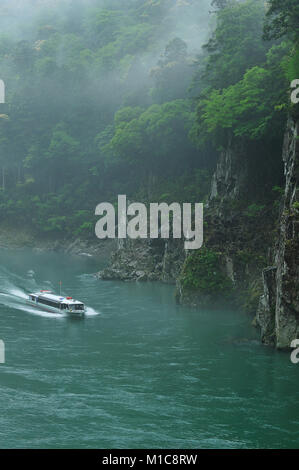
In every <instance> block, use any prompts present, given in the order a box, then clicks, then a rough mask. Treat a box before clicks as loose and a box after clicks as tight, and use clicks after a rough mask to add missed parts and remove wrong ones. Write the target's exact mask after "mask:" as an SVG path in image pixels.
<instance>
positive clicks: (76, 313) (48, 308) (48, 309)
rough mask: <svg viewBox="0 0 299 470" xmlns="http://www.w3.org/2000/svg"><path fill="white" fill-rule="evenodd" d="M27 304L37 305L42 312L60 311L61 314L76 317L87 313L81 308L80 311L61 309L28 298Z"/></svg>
mask: <svg viewBox="0 0 299 470" xmlns="http://www.w3.org/2000/svg"><path fill="white" fill-rule="evenodd" d="M26 303H27V305H30V306H31V307H35V308H36V309H38V310H41V311H42V312H47V313H59V314H60V315H65V314H67V315H72V316H75V317H82V316H83V315H84V314H85V310H80V311H73V310H66V309H65V310H60V308H56V307H51V306H49V305H47V306H46V305H44V304H39V303H37V302H32V301H31V300H26Z"/></svg>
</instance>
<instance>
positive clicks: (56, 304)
mask: <svg viewBox="0 0 299 470" xmlns="http://www.w3.org/2000/svg"><path fill="white" fill-rule="evenodd" d="M38 303H39V304H43V305H49V307H56V308H59V302H54V301H52V300H47V299H41V298H39V299H38Z"/></svg>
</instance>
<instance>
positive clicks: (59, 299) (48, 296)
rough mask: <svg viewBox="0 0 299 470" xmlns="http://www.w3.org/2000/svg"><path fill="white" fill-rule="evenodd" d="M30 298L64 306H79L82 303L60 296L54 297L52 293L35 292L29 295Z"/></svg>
mask: <svg viewBox="0 0 299 470" xmlns="http://www.w3.org/2000/svg"><path fill="white" fill-rule="evenodd" d="M29 295H30V296H34V297H40V298H42V299H47V300H53V301H54V302H59V303H66V304H68V305H69V304H71V305H75V304H76V305H77V304H80V305H82V304H83V302H79V301H78V300H75V299H73V298H72V297H63V296H62V295H55V294H52V292H46V291H43V292H35V293H33V294H29Z"/></svg>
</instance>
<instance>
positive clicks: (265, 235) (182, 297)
mask: <svg viewBox="0 0 299 470" xmlns="http://www.w3.org/2000/svg"><path fill="white" fill-rule="evenodd" d="M258 150H260V149H258ZM257 160H258V152H256V153H254V152H253V151H252V149H251V148H250V149H248V148H246V147H245V146H244V145H242V144H241V143H237V142H234V143H231V144H230V145H229V146H228V148H227V149H226V150H225V151H223V152H222V153H221V155H220V158H219V162H218V164H217V166H216V169H215V172H214V175H213V177H212V184H211V192H210V197H209V200H208V202H207V204H206V207H205V213H204V220H205V222H206V228H205V232H204V246H205V247H206V248H207V251H206V253H204V252H203V250H199V252H198V253H189V256H188V258H187V260H186V262H185V263H184V266H183V269H182V273H181V275H180V277H179V278H178V281H177V299H178V301H179V302H180V303H187V304H189V305H193V306H202V305H209V304H211V303H216V304H219V303H220V304H222V303H223V302H226V301H227V302H228V303H233V304H235V305H236V306H238V307H242V308H244V309H245V310H247V311H248V312H251V313H255V312H256V308H257V305H258V299H259V296H260V294H261V292H262V280H261V276H260V273H261V270H262V268H263V267H265V266H266V258H267V255H268V247H269V244H270V240H271V233H272V231H273V214H272V211H271V210H270V211H269V208H267V207H265V206H262V205H260V206H258V205H256V204H253V205H251V201H252V198H253V196H252V194H253V193H254V192H255V180H254V173H255V172H256V165H257V164H258V161H257ZM193 260H194V261H193ZM209 271H210V276H208V274H209ZM213 275H214V277H215V281H216V282H214V281H213ZM200 276H202V280H201V279H200ZM207 278H208V281H207Z"/></svg>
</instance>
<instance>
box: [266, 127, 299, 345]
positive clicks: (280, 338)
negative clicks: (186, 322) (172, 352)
mask: <svg viewBox="0 0 299 470" xmlns="http://www.w3.org/2000/svg"><path fill="white" fill-rule="evenodd" d="M298 130H299V122H298V121H297V122H294V121H293V120H292V119H290V120H289V122H288V126H287V131H286V134H285V139H284V146H283V156H282V157H283V162H284V173H285V192H284V198H283V208H282V211H281V215H280V220H279V234H278V239H277V242H276V248H275V250H274V256H273V257H272V264H273V266H271V267H269V268H267V269H265V270H264V271H263V285H264V293H263V295H262V297H261V299H260V304H259V308H258V312H257V322H258V325H259V326H260V328H261V335H262V341H263V342H264V343H266V344H273V345H275V346H276V347H277V348H279V349H283V348H288V347H290V344H291V341H292V340H293V339H295V338H298V337H299V263H298V262H299V240H298V228H299V202H298V196H299V194H298V190H299V188H298V177H299V170H298V168H299V166H298V158H299V140H298V135H299V133H298Z"/></svg>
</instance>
